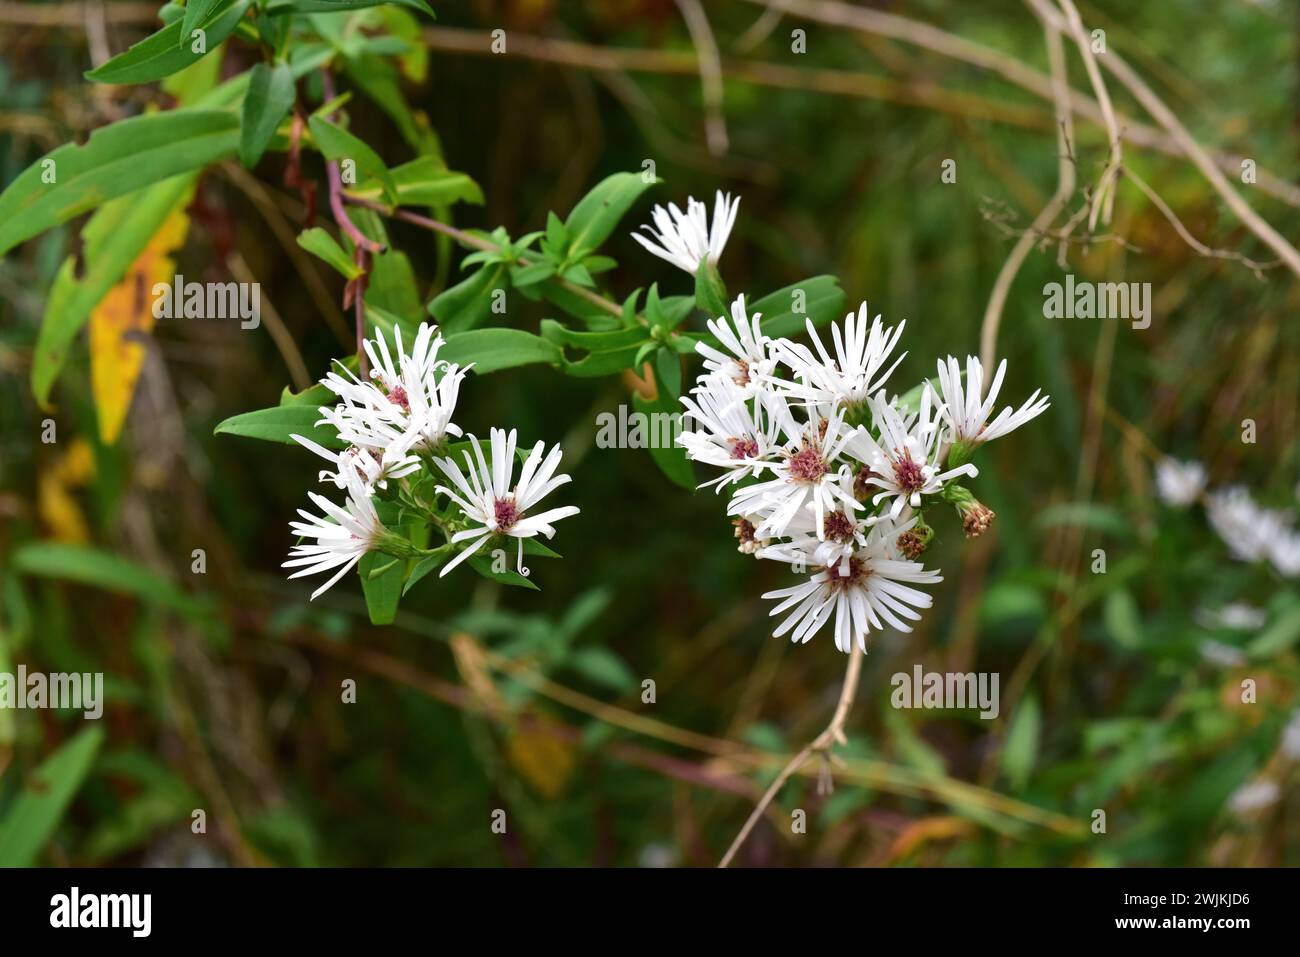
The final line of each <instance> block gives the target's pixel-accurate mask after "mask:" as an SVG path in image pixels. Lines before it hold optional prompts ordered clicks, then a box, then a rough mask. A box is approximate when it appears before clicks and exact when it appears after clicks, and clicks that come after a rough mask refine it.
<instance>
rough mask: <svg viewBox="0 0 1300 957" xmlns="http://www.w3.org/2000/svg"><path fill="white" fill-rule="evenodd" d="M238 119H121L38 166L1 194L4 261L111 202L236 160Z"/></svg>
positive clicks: (198, 114)
mask: <svg viewBox="0 0 1300 957" xmlns="http://www.w3.org/2000/svg"><path fill="white" fill-rule="evenodd" d="M238 144H239V117H238V116H236V115H235V114H234V113H231V112H229V111H226V110H168V111H167V112H164V113H151V114H148V115H146V116H136V117H132V118H131V119H127V120H121V121H120V122H117V123H114V124H113V125H112V126H106V127H103V128H102V129H99V130H96V131H95V132H94V133H92V134H91V136H90V139H89V141H88V142H87V143H86V144H85V145H84V146H77V145H76V144H73V143H69V144H67V145H65V146H60V147H59V148H58V149H56V150H54V151H52V152H50V153H47V154H46V155H45V156H44V157H43V158H42V159H39V160H37V161H36V162H35V163H33V164H32V165H31V166H29V167H28V168H27V169H26V170H24V171H23V172H22V173H21V174H19V176H18V178H17V179H15V180H14V181H13V182H12V183H10V184H9V187H8V188H7V189H6V190H5V191H4V192H3V193H0V255H3V254H4V253H6V252H8V251H9V250H10V249H12V248H13V247H14V246H16V245H18V244H19V243H21V242H23V241H24V240H26V239H30V238H31V237H33V236H35V235H37V234H38V233H43V232H45V230H47V229H49V228H50V227H51V226H56V225H58V224H59V223H65V222H67V221H68V220H70V219H72V218H74V217H76V216H80V215H81V214H82V213H86V212H89V211H90V210H92V209H94V208H95V207H97V206H100V205H102V204H104V203H105V202H107V201H108V200H110V199H113V198H115V197H117V196H122V195H125V194H126V193H131V192H134V191H135V190H137V189H140V188H141V187H144V186H151V185H153V184H155V183H159V182H161V181H162V180H164V179H170V178H171V177H173V176H175V175H177V174H178V173H185V172H188V171H190V170H195V169H199V168H201V167H204V166H207V165H209V164H211V163H215V162H217V161H218V160H221V159H224V158H225V157H227V156H231V155H233V154H234V152H235V149H236V147H237V146H238Z"/></svg>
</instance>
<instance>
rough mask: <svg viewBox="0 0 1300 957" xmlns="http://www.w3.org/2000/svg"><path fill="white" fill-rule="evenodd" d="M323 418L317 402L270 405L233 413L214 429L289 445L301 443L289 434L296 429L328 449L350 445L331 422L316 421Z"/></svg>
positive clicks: (218, 431)
mask: <svg viewBox="0 0 1300 957" xmlns="http://www.w3.org/2000/svg"><path fill="white" fill-rule="evenodd" d="M319 419H320V410H319V409H318V408H317V407H316V406H314V405H277V406H275V407H273V408H270V409H258V410H257V411H256V412H245V413H243V414H242V415H234V416H231V417H230V418H228V419H226V420H225V421H224V422H222V423H221V424H220V425H218V426H217V427H216V428H215V429H213V430H212V432H213V434H214V435H221V434H222V433H226V434H228V435H242V436H244V437H245V438H250V439H263V440H265V441H267V442H281V443H283V444H285V445H297V444H298V443H297V442H295V441H294V440H293V439H291V438H290V437H289V436H291V435H294V434H295V433H296V434H298V435H301V436H303V437H304V438H308V439H311V440H312V441H313V442H316V443H317V444H318V445H323V446H325V448H327V449H342V448H346V446H345V445H344V443H343V442H340V441H339V437H338V433H337V432H335V431H334V429H332V428H330V427H329V426H328V425H320V426H318V425H317V424H316V422H317V421H318V420H319Z"/></svg>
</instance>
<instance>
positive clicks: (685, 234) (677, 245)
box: [632, 190, 740, 276]
mask: <svg viewBox="0 0 1300 957" xmlns="http://www.w3.org/2000/svg"><path fill="white" fill-rule="evenodd" d="M739 208H740V197H736V199H735V200H734V201H733V200H732V198H731V195H730V194H727V195H725V196H724V195H723V193H722V190H718V193H717V197H716V198H715V200H714V203H713V223H712V225H710V223H709V214H708V210H707V209H706V208H705V205H704V204H703V203H701V202H699V201H698V200H696V199H694V198H690V197H688V198H687V200H686V212H684V213H683V212H682V211H681V210H680V209H678V207H677V204H676V203H669V204H668V208H667V209H664V208H663V207H662V206H656V207H655V208H654V209H653V210H652V211H651V218H652V219H653V220H654V225H653V226H649V225H645V226H642V227H641V228H642V229H644V230H645V231H646V232H648V233H649V234H650V235H651V236H653V237H654V240H655V241H654V242H651V241H650V240H648V239H646V238H645V237H644V236H642V235H640V234H639V233H633V234H632V238H633V239H635V240H636V241H637V242H638V243H640V244H641V245H642V246H644V247H645V248H646V249H647V250H648V251H649V252H651V253H653V254H654V255H656V256H658V257H659V258H660V259H665V260H667V261H668V262H670V263H672V264H673V265H674V266H676V267H677V268H678V269H683V270H685V271H686V272H688V273H690V274H691V275H692V276H694V275H695V273H696V272H697V271H698V270H699V268H700V263H702V262H704V260H705V259H707V260H708V261H709V262H711V263H713V264H715V265H716V264H717V262H718V257H719V256H721V255H722V250H723V248H724V247H725V246H726V245H727V237H728V236H730V235H731V227H732V226H734V225H735V223H736V210H737V209H739Z"/></svg>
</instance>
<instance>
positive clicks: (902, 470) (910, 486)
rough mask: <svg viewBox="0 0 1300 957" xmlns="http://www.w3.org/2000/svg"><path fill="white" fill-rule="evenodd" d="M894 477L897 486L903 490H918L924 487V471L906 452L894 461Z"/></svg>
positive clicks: (909, 491)
mask: <svg viewBox="0 0 1300 957" xmlns="http://www.w3.org/2000/svg"><path fill="white" fill-rule="evenodd" d="M894 479H895V480H896V481H897V482H898V487H899V488H901V489H902V490H903V491H904V492H908V493H911V492H919V491H920V490H921V489H923V488H924V487H925V473H924V472H922V471H921V466H919V465H917V464H916V463H915V462H913V461H912V456H911V455H908V454H907V453H904V454H903V457H902V458H901V459H899V460H898V461H897V462H895V463H894Z"/></svg>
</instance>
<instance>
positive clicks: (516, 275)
mask: <svg viewBox="0 0 1300 957" xmlns="http://www.w3.org/2000/svg"><path fill="white" fill-rule="evenodd" d="M554 275H555V264H554V263H550V262H546V261H545V260H542V261H541V262H535V263H529V264H528V265H527V266H513V267H511V269H510V283H511V285H513V286H514V287H515V288H516V289H523V288H524V287H525V286H531V285H533V284H534V283H539V282H541V281H542V280H544V279H550V278H551V277H552V276H554Z"/></svg>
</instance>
